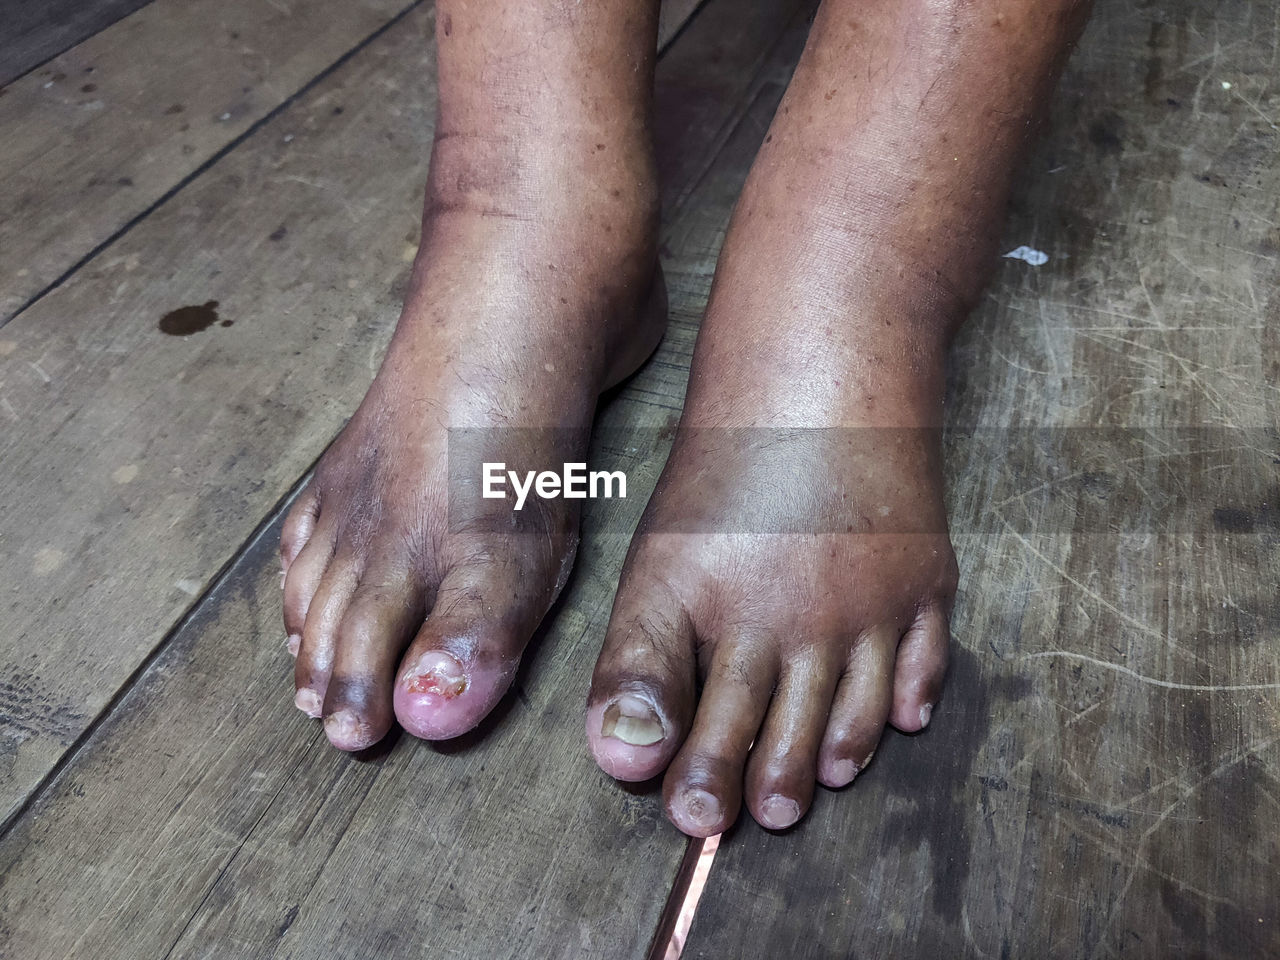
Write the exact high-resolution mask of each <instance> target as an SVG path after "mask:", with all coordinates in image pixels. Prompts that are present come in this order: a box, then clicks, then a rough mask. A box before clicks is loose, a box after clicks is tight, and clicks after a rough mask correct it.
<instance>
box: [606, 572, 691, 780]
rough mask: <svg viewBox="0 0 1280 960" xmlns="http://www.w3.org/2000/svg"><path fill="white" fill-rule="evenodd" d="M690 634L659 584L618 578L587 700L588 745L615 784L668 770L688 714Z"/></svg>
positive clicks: (686, 620) (630, 577)
mask: <svg viewBox="0 0 1280 960" xmlns="http://www.w3.org/2000/svg"><path fill="white" fill-rule="evenodd" d="M696 676H697V667H696V663H695V660H694V645H693V628H692V625H691V624H690V623H689V618H688V617H687V615H686V614H685V613H684V611H683V609H682V608H681V606H680V604H679V602H678V600H676V598H675V597H673V596H672V595H671V594H670V591H669V590H668V589H667V588H665V587H664V586H662V585H661V584H660V583H657V582H654V581H652V580H651V579H649V578H646V577H643V576H633V575H630V574H629V573H624V574H623V577H622V582H621V585H620V586H619V589H618V595H617V598H616V599H615V601H614V605H613V614H612V616H611V617H610V620H609V629H608V631H607V633H606V634H605V641H604V647H603V648H602V649H601V652H600V657H599V659H597V661H596V668H595V672H594V674H593V676H592V679H591V693H590V696H589V697H588V702H587V743H588V744H589V745H590V748H591V753H592V755H593V756H594V757H595V760H596V763H597V764H599V765H600V769H601V770H603V771H604V772H605V773H607V774H609V776H611V777H613V778H614V779H617V780H627V781H637V780H648V779H649V778H650V777H654V776H656V775H657V774H659V773H661V772H662V771H663V770H664V769H666V767H667V764H668V763H670V762H671V758H672V757H673V756H675V753H676V751H677V750H678V749H679V748H680V744H681V743H682V742H683V741H684V736H685V733H686V732H687V731H688V729H689V723H690V720H691V718H692V716H693V706H694V686H695V682H696Z"/></svg>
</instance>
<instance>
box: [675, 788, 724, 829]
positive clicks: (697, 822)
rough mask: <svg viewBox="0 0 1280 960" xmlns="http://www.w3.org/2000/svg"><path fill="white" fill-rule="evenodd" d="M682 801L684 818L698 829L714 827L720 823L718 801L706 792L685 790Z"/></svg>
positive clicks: (695, 789)
mask: <svg viewBox="0 0 1280 960" xmlns="http://www.w3.org/2000/svg"><path fill="white" fill-rule="evenodd" d="M681 799H682V801H683V806H684V812H685V816H687V817H688V819H689V821H690V822H691V823H693V824H694V826H698V827H714V826H715V825H716V824H717V823H719V822H720V816H721V814H720V801H719V800H717V799H716V798H715V797H714V796H713V795H711V794H710V793H708V792H707V791H706V790H699V789H697V788H694V789H691V790H686V791H685V792H684V796H683V797H682V798H681Z"/></svg>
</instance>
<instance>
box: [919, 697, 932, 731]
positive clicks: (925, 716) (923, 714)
mask: <svg viewBox="0 0 1280 960" xmlns="http://www.w3.org/2000/svg"><path fill="white" fill-rule="evenodd" d="M932 714H933V704H932V703H926V704H925V705H924V706H923V707H921V708H920V729H921V730H923V729H924V728H925V727H927V726H928V725H929V717H930V716H931V715H932Z"/></svg>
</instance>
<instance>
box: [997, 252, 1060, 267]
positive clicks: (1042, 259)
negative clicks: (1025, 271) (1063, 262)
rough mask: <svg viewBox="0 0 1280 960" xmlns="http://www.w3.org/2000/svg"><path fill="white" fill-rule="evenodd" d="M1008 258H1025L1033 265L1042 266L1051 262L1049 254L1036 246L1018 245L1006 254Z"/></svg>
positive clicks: (1024, 259)
mask: <svg viewBox="0 0 1280 960" xmlns="http://www.w3.org/2000/svg"><path fill="white" fill-rule="evenodd" d="M1004 259H1006V260H1023V261H1025V262H1027V263H1029V264H1031V266H1033V267H1042V266H1044V265H1045V264H1046V263H1048V262H1049V255H1048V254H1047V253H1045V252H1044V251H1043V250H1037V249H1035V247H1017V248H1015V249H1013V250H1010V251H1009V252H1008V253H1006V254H1005V255H1004Z"/></svg>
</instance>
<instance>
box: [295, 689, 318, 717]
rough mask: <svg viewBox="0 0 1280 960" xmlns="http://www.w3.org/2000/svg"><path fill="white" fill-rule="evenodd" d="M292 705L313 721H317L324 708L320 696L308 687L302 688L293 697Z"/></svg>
mask: <svg viewBox="0 0 1280 960" xmlns="http://www.w3.org/2000/svg"><path fill="white" fill-rule="evenodd" d="M293 705H294V706H295V707H297V708H298V709H299V710H301V711H302V712H303V713H305V714H306V715H307V716H308V717H311V718H313V719H318V718H319V717H320V713H321V711H322V710H323V708H324V704H323V703H322V702H321V700H320V694H318V693H316V692H315V691H314V690H312V689H311V688H310V687H303V688H302V689H301V690H299V691H298V692H297V693H295V694H294V695H293Z"/></svg>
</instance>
